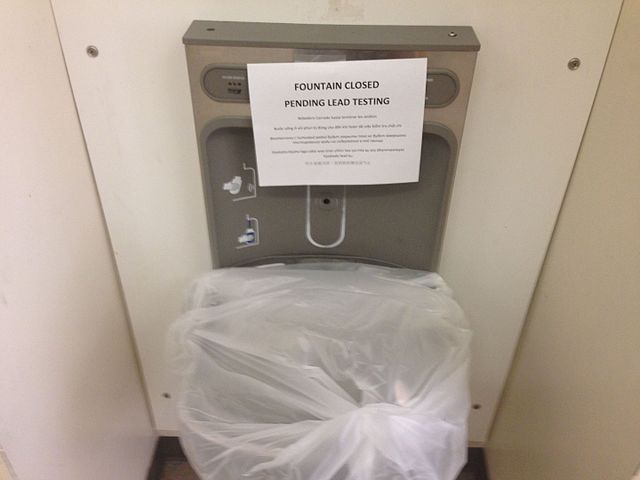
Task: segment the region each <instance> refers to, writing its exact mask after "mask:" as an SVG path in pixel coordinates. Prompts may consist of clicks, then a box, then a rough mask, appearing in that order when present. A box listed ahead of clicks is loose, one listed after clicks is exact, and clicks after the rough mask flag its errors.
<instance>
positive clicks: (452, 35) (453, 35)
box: [449, 32, 458, 37]
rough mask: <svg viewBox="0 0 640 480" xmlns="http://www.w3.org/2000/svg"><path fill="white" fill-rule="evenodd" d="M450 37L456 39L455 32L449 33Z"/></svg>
mask: <svg viewBox="0 0 640 480" xmlns="http://www.w3.org/2000/svg"><path fill="white" fill-rule="evenodd" d="M449 36H450V37H457V36H458V34H457V33H456V32H449Z"/></svg>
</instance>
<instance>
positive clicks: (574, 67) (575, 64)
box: [567, 57, 582, 70]
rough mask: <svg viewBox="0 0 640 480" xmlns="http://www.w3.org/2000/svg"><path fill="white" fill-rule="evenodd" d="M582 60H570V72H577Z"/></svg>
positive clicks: (568, 65)
mask: <svg viewBox="0 0 640 480" xmlns="http://www.w3.org/2000/svg"><path fill="white" fill-rule="evenodd" d="M580 63H582V62H580V59H579V58H575V57H574V58H572V59H571V60H569V63H567V67H569V70H577V69H578V68H580Z"/></svg>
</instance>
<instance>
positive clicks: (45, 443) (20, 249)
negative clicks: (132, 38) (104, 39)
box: [0, 0, 154, 480]
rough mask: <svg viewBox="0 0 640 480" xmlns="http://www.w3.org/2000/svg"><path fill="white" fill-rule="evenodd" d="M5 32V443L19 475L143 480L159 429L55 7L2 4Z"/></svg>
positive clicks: (0, 415) (1, 381) (1, 146)
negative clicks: (129, 319)
mask: <svg viewBox="0 0 640 480" xmlns="http://www.w3.org/2000/svg"><path fill="white" fill-rule="evenodd" d="M0 31H1V32H2V33H1V35H2V41H1V42H0V60H1V61H0V64H1V69H0V445H1V446H2V447H1V448H2V449H4V451H5V453H6V455H7V457H8V459H9V460H10V462H11V464H12V466H13V468H14V469H15V472H16V474H17V476H18V478H19V479H20V480H87V479H92V480H99V479H102V480H114V479H118V480H140V479H142V478H144V477H145V472H146V469H147V466H148V464H149V462H150V458H151V453H152V448H153V443H154V434H153V432H152V428H151V424H150V421H149V416H148V412H147V409H146V406H145V400H144V395H143V390H142V387H141V384H140V378H139V374H138V371H137V367H136V362H135V358H134V354H133V349H132V345H131V339H130V336H129V332H128V329H127V324H126V317H125V311H124V307H123V303H122V299H121V296H120V292H119V288H118V283H117V278H116V274H115V271H114V266H113V262H112V256H111V252H110V248H109V244H108V241H107V237H106V234H105V228H104V225H103V221H102V214H101V211H100V205H99V203H98V199H97V195H96V190H95V186H94V183H93V178H92V174H91V170H90V167H89V161H88V158H87V155H86V152H85V147H84V142H83V139H82V135H81V131H80V126H79V123H78V118H77V115H76V112H75V109H74V104H73V98H72V96H71V90H70V87H69V83H68V79H67V76H66V70H65V67H64V62H63V58H62V54H61V50H60V46H59V43H58V37H57V34H56V29H55V24H54V20H53V16H52V12H51V9H50V4H49V2H48V1H47V0H32V1H28V2H24V1H20V0H10V1H3V2H0ZM5 473H6V472H5ZM0 475H3V474H0Z"/></svg>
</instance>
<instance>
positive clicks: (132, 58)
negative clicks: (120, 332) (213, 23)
mask: <svg viewBox="0 0 640 480" xmlns="http://www.w3.org/2000/svg"><path fill="white" fill-rule="evenodd" d="M53 5H54V10H55V13H56V17H57V20H58V26H59V29H60V34H61V39H62V43H63V49H64V52H65V55H66V59H67V63H68V67H69V72H70V75H71V81H72V85H73V90H74V94H75V96H76V100H77V102H78V108H79V111H80V116H81V120H82V125H83V129H84V132H85V135H86V138H87V142H88V145H89V151H90V156H91V159H92V163H93V166H94V170H95V172H96V178H97V182H98V187H99V191H100V195H101V198H102V201H103V205H104V208H105V213H106V217H107V222H108V225H109V230H110V233H111V236H112V239H113V243H114V246H115V249H116V255H117V262H118V267H119V270H120V274H121V276H122V281H123V285H124V289H125V295H126V298H127V304H128V307H129V311H130V314H131V319H132V323H133V326H134V330H135V336H136V341H137V344H138V348H139V349H140V353H141V356H142V361H143V365H144V372H145V378H146V381H147V385H148V388H149V393H150V397H151V400H152V404H153V409H154V415H155V419H156V422H157V424H158V427H159V428H160V429H161V430H172V429H174V428H175V414H174V410H173V408H174V405H173V403H172V401H171V400H168V399H165V398H163V397H162V393H163V392H171V391H172V390H174V389H175V380H174V379H172V378H171V377H170V375H169V374H168V372H167V370H166V366H165V359H164V342H165V333H166V327H167V325H168V324H169V323H170V322H171V320H172V319H173V318H174V317H175V316H176V315H177V314H178V311H179V306H180V301H181V296H182V291H183V289H184V287H185V286H186V284H187V283H188V281H189V279H190V278H191V277H193V276H194V275H195V274H197V273H198V272H201V271H203V270H206V269H207V268H209V266H210V259H209V253H208V239H207V234H206V225H205V216H204V206H203V200H202V194H201V187H200V179H199V170H198V168H199V167H198V159H197V152H196V142H195V135H194V131H193V125H192V120H191V107H190V103H189V102H190V100H189V91H188V83H187V72H186V65H185V59H184V52H183V48H182V45H181V36H182V34H183V33H184V31H185V30H186V28H187V26H188V25H189V23H190V22H191V20H193V19H196V18H198V19H211V20H246V21H277V22H324V23H367V24H433V25H439V24H440V25H443V24H444V25H446V24H451V25H456V24H459V25H472V26H473V27H474V28H475V30H476V33H477V34H478V37H479V38H480V41H481V43H482V50H481V51H480V54H479V57H478V65H477V70H476V76H475V80H474V87H473V91H472V95H471V102H470V105H469V112H468V117H467V127H466V131H465V137H464V138H463V141H462V150H461V155H460V160H459V168H458V175H457V178H456V184H455V186H454V192H453V199H452V206H451V214H450V219H449V225H448V228H447V233H446V238H445V244H444V258H443V261H442V267H441V272H442V273H443V275H444V276H445V278H446V279H447V280H448V281H449V283H450V284H451V285H452V286H453V287H454V289H455V291H456V294H457V298H458V299H459V300H460V302H461V303H462V305H463V307H464V308H465V309H466V311H467V313H468V315H469V317H470V319H471V321H472V323H473V326H474V330H475V332H476V336H475V341H474V358H473V371H472V383H473V385H472V388H473V397H474V402H476V403H478V404H481V405H482V408H481V409H479V410H476V411H474V412H473V413H472V417H471V439H472V440H476V441H483V440H484V439H485V437H486V433H487V430H488V428H489V426H490V423H491V419H492V416H493V411H494V409H495V406H496V403H497V401H498V399H499V396H500V392H501V389H502V385H503V383H504V379H505V376H506V373H507V371H508V368H509V364H510V361H511V357H512V354H513V351H514V348H515V345H516V342H517V338H518V335H519V332H520V328H521V326H522V322H523V319H524V317H525V314H526V311H527V307H528V304H529V301H530V298H531V293H532V290H533V288H534V285H535V283H536V279H537V276H538V272H539V269H540V265H541V263H542V260H543V257H544V254H545V251H546V248H547V244H548V242H549V238H550V235H551V231H552V229H553V225H554V222H555V219H556V216H557V212H558V209H559V207H560V203H561V201H562V197H563V194H564V191H565V188H566V184H567V181H568V178H569V174H570V172H571V169H572V166H573V162H574V160H575V157H576V153H577V150H578V147H579V144H580V139H581V137H582V133H583V130H584V126H585V124H586V120H587V117H588V114H589V111H590V108H591V104H592V102H593V97H594V94H595V90H596V87H597V84H598V80H599V78H600V74H601V71H602V66H603V63H604V60H605V56H606V53H607V49H608V46H609V43H610V39H611V35H612V32H613V29H614V26H615V22H616V18H617V15H618V11H619V8H620V0H609V1H599V0H582V1H578V0H571V1H563V2H556V1H550V0H545V1H538V0H536V1H533V0H529V1H524V0H523V1H519V2H499V1H495V0H482V1H478V0H450V1H446V2H442V1H435V0H428V1H422V0H421V1H418V0H413V1H409V0H402V1H389V0H387V1H383V0H376V1H367V2H365V1H364V0H352V1H349V0H314V1H306V2H300V1H295V0H286V1H284V0H282V1H270V2H264V1H260V0H250V1H236V2H222V1H219V0H216V1H203V0H189V1H183V2H165V3H160V2H151V1H147V0H145V1H139V2H125V1H123V0H113V1H112V2H109V3H108V4H105V3H104V2H97V1H95V0H88V1H82V2H81V1H78V0H53ZM90 44H93V45H96V46H97V47H98V48H99V50H100V54H99V56H98V57H97V58H90V57H88V56H87V55H86V53H85V47H86V46H87V45H90ZM571 57H580V58H581V60H582V67H581V68H580V69H579V70H577V71H569V70H568V69H567V61H568V60H569V59H570V58H571Z"/></svg>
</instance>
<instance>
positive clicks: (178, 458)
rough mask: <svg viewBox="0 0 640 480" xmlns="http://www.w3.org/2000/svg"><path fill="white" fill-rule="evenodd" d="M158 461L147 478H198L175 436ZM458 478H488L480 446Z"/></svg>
mask: <svg viewBox="0 0 640 480" xmlns="http://www.w3.org/2000/svg"><path fill="white" fill-rule="evenodd" d="M156 457H157V458H158V461H159V465H160V467H159V469H158V470H159V474H155V476H152V475H149V478H148V480H198V476H197V475H196V474H195V472H194V471H193V469H192V468H191V466H190V465H189V463H188V462H187V460H186V458H185V456H184V453H183V452H182V449H181V448H180V443H179V441H178V439H177V438H175V437H161V438H160V439H159V441H158V446H157V448H156ZM458 480H488V477H487V474H486V466H485V462H484V451H483V450H482V449H481V448H470V449H469V460H468V462H467V465H465V467H464V469H463V470H462V472H460V475H459V476H458Z"/></svg>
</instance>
